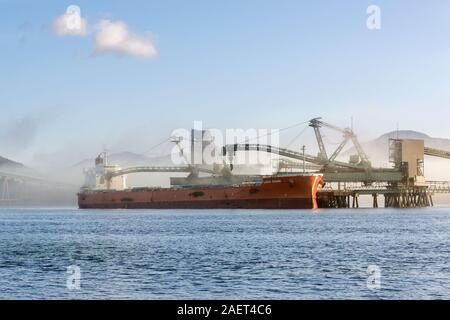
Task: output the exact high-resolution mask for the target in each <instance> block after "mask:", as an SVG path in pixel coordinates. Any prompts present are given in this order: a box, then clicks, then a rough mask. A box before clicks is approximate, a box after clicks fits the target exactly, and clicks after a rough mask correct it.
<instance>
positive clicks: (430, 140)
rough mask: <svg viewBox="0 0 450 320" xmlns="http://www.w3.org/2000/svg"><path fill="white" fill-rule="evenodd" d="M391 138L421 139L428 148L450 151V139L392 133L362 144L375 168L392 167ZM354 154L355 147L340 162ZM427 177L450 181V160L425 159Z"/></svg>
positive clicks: (413, 133)
mask: <svg viewBox="0 0 450 320" xmlns="http://www.w3.org/2000/svg"><path fill="white" fill-rule="evenodd" d="M390 138H393V139H396V138H399V139H420V140H424V142H425V146H426V147H430V148H436V149H442V150H449V151H450V139H444V138H434V137H430V136H429V135H427V134H425V133H422V132H418V131H412V130H400V131H398V132H397V131H392V132H388V133H385V134H383V135H381V136H380V137H378V138H377V139H375V140H372V141H369V142H366V143H362V147H363V149H364V151H365V152H366V153H367V155H368V157H369V159H370V161H371V162H372V165H373V166H374V167H390V164H389V139H390ZM352 154H356V150H355V148H354V147H353V146H352V147H351V148H349V149H348V150H346V151H345V152H343V153H342V154H341V157H340V160H342V161H348V157H349V156H350V155H352ZM425 176H426V178H427V179H428V180H450V160H447V159H439V158H434V157H425Z"/></svg>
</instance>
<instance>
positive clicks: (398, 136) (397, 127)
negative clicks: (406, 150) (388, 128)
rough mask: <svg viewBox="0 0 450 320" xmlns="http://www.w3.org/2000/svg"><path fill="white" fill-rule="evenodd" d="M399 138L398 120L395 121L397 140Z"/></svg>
mask: <svg viewBox="0 0 450 320" xmlns="http://www.w3.org/2000/svg"><path fill="white" fill-rule="evenodd" d="M398 138H399V130H398V121H397V140H398Z"/></svg>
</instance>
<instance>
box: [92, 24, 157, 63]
mask: <svg viewBox="0 0 450 320" xmlns="http://www.w3.org/2000/svg"><path fill="white" fill-rule="evenodd" d="M96 31H97V34H96V37H95V52H96V53H104V52H108V51H111V52H116V53H119V54H123V55H129V56H134V57H140V58H147V59H149V58H153V57H154V56H156V54H157V51H156V48H155V46H154V45H153V42H152V40H151V39H150V38H149V37H143V36H138V35H136V34H133V33H131V32H130V31H129V30H128V26H127V25H126V24H125V23H124V22H122V21H117V22H112V21H110V20H102V21H100V22H99V23H98V24H97V30H96Z"/></svg>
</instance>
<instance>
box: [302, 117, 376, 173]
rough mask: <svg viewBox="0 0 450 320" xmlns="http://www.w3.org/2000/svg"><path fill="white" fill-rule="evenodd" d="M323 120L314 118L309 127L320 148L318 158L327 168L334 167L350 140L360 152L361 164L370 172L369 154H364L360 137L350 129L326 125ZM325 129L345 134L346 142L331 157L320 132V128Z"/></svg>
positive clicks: (343, 141)
mask: <svg viewBox="0 0 450 320" xmlns="http://www.w3.org/2000/svg"><path fill="white" fill-rule="evenodd" d="M321 119H322V118H314V119H311V120H310V121H309V126H310V127H312V128H313V129H314V133H315V135H316V140H317V144H318V146H319V155H318V158H319V159H321V160H322V161H323V162H324V163H323V164H324V165H325V166H329V165H332V164H333V162H334V161H335V160H336V157H337V156H338V155H339V154H340V153H341V151H342V149H344V147H345V145H346V144H347V142H348V141H349V140H351V141H352V143H353V146H354V147H355V149H356V151H357V152H358V157H359V164H360V165H361V166H362V167H364V168H365V169H366V170H370V168H371V163H370V161H369V158H368V157H367V154H366V153H365V152H364V150H363V148H362V146H361V144H360V143H359V140H358V137H357V136H356V134H355V133H354V132H353V130H352V129H350V128H345V129H342V128H339V127H336V126H334V125H332V124H329V123H326V122H324V121H322V120H321ZM322 127H325V128H328V129H332V130H334V131H338V132H340V133H342V134H343V138H344V140H342V142H341V143H340V144H339V146H338V147H337V148H336V150H334V152H333V153H332V154H331V156H330V157H328V156H327V151H326V149H325V144H324V143H323V139H322V133H321V131H320V128H322Z"/></svg>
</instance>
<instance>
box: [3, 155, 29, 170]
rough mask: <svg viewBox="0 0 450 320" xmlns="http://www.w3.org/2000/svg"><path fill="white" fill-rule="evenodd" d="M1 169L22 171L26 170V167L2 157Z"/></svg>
mask: <svg viewBox="0 0 450 320" xmlns="http://www.w3.org/2000/svg"><path fill="white" fill-rule="evenodd" d="M0 169H3V170H11V169H12V170H20V169H25V166H24V165H23V164H21V163H19V162H16V161H12V160H9V159H7V158H4V157H2V156H0Z"/></svg>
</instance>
